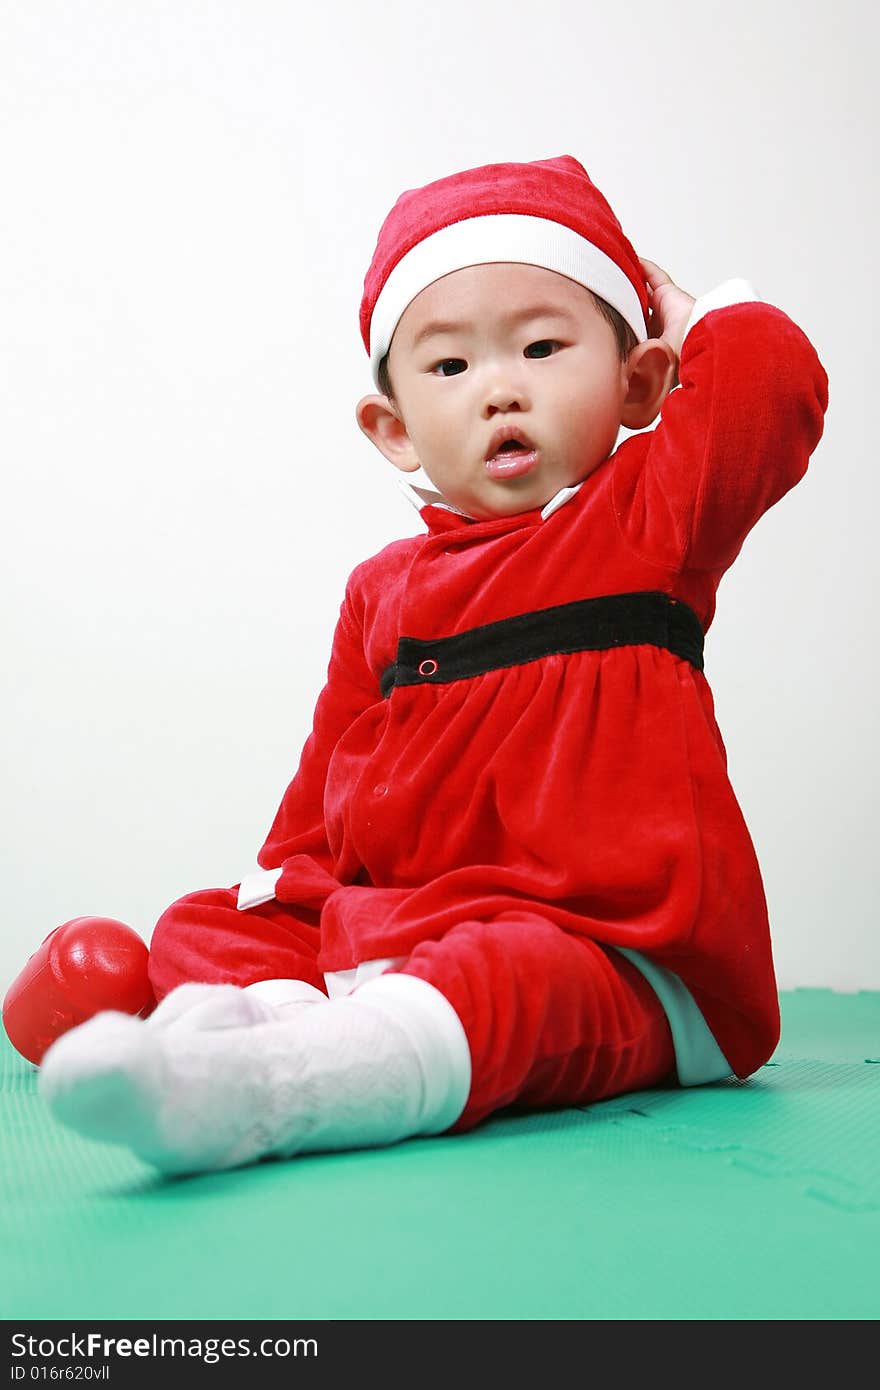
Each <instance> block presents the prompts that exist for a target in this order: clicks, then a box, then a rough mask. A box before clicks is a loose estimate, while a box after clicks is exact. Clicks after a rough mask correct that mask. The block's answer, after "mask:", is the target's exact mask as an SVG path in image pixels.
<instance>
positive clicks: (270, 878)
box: [235, 869, 281, 912]
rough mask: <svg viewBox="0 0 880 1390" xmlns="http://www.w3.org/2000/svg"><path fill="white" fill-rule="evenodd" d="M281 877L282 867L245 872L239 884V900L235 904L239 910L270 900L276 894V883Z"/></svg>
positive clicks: (242, 910)
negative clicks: (250, 872)
mask: <svg viewBox="0 0 880 1390" xmlns="http://www.w3.org/2000/svg"><path fill="white" fill-rule="evenodd" d="M280 877H281V869H257V871H256V872H255V873H252V874H245V876H244V878H243V879H242V880H241V883H240V884H239V886H238V901H237V902H236V904H235V906H236V907H237V908H238V910H239V912H244V910H245V909H246V908H248V907H259V905H260V903H267V902H270V901H271V900H272V898H274V896H275V885H276V883H277V882H278V880H279V878H280Z"/></svg>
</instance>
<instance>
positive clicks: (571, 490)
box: [398, 478, 583, 521]
mask: <svg viewBox="0 0 880 1390" xmlns="http://www.w3.org/2000/svg"><path fill="white" fill-rule="evenodd" d="M398 485H399V487H400V490H401V492H402V493H403V495H404V497H405V498H406V499H407V501H408V502H411V503H412V504H413V506H414V507H415V509H416V511H417V512H420V511H421V510H422V508H423V507H442V508H443V509H444V511H447V512H455V514H456V516H461V517H464V519H465V521H474V520H476V518H475V517H472V516H468V514H467V512H463V511H462V510H461V508H460V507H455V506H453V504H452V503H451V502H447V501H446V498H445V497H444V496H443V494H442V492H434V490H433V489H432V488H427V487H416V486H415V485H414V484H413V483H408V482H407V480H406V478H400V479H398ZM582 487H583V483H582V482H581V483H575V485H574V487H563V488H560V489H559V491H558V492H557V493H556V496H555V497H551V498H550V501H549V502H548V503H547V504H546V505H545V506H543V507H542V508H541V520H542V521H546V520H547V518H548V516H552V514H553V513H554V512H555V511H558V510H559V508H560V507H564V506H565V504H566V502H568V501H570V500H571V498H572V497H574V495H575V493H576V492H580V490H581V488H582Z"/></svg>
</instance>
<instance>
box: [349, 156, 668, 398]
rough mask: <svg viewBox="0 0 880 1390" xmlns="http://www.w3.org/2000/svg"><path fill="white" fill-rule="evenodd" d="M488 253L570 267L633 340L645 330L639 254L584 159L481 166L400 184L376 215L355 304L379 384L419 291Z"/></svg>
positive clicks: (489, 257) (564, 271)
mask: <svg viewBox="0 0 880 1390" xmlns="http://www.w3.org/2000/svg"><path fill="white" fill-rule="evenodd" d="M491 261H517V262H521V263H524V264H526V265H537V266H543V267H544V268H545V269H546V270H555V271H557V272H558V273H559V274H560V275H567V276H568V278H569V279H570V280H576V281H577V282H578V283H579V284H581V285H585V286H586V288H587V289H589V290H592V291H593V293H594V294H597V295H598V296H599V297H600V298H601V299H604V300H605V301H606V303H608V304H610V305H612V306H613V307H614V308H615V309H617V310H618V312H619V313H620V314H621V315H622V316H623V318H624V319H625V320H626V322H627V323H628V324H629V325H630V327H631V328H632V330H633V332H634V333H635V335H636V338H637V339H638V341H639V342H643V341H644V340H645V338H646V337H647V330H646V321H647V313H648V295H647V287H646V283H645V277H644V273H643V271H642V268H641V265H640V264H639V258H638V256H637V255H636V253H635V251H634V250H633V248H632V246H631V245H630V243H629V241H628V240H627V238H626V237H625V236H624V233H623V230H622V228H621V226H620V223H619V222H618V220H617V218H616V217H615V215H614V213H613V212H612V210H611V207H610V206H609V204H608V202H607V201H606V199H605V198H604V197H603V195H602V194H601V193H600V192H599V190H598V188H597V187H596V185H595V184H594V183H593V182H592V180H591V179H590V178H589V176H588V174H587V171H586V170H585V169H584V167H583V165H581V164H579V163H578V161H577V160H576V159H573V158H572V156H571V155H561V156H560V157H559V158H557V159H536V160H534V161H532V162H531V163H529V164H486V165H483V166H482V167H480V168H478V169H466V170H465V171H464V172H463V173H459V174H450V175H448V177H446V178H442V179H437V180H436V182H434V183H429V184H426V185H425V187H424V188H410V189H407V190H406V192H404V193H402V194H401V195H400V197H399V198H398V200H397V202H396V203H395V204H394V207H393V208H392V209H391V211H390V212H389V214H388V216H387V217H386V218H385V221H384V222H383V223H382V226H381V228H380V231H379V237H378V241H377V243H376V250H375V252H374V254H373V259H372V261H371V263H370V268H369V270H368V271H367V274H366V278H365V280H364V294H363V299H362V300H361V309H360V327H361V337H362V338H363V341H364V347H365V348H366V350H367V353H368V355H369V358H370V367H371V370H372V373H373V380H374V381H375V382H376V384H377V385H378V370H379V363H380V362H381V360H382V358H383V357H384V356H385V354H386V352H387V351H388V348H389V346H390V344H391V339H392V337H393V335H394V330H395V329H396V327H397V325H398V323H399V321H400V318H401V315H402V314H403V311H404V310H405V309H406V307H407V305H408V304H410V303H411V302H412V300H413V299H415V297H416V295H417V294H420V293H421V291H422V290H423V289H426V288H427V286H428V285H430V284H432V283H433V282H434V281H435V280H439V279H440V277H441V276H442V275H448V274H449V273H450V272H451V271H453V270H461V269H462V268H463V267H464V266H469V265H485V264H487V263H488V262H491Z"/></svg>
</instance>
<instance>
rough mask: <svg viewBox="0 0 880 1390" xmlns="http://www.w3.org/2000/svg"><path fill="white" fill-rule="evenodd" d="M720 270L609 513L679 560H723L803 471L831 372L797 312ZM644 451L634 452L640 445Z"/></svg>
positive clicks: (657, 552) (703, 564) (689, 565)
mask: <svg viewBox="0 0 880 1390" xmlns="http://www.w3.org/2000/svg"><path fill="white" fill-rule="evenodd" d="M749 293H751V294H752V295H754V291H752V290H751V287H750V286H749V285H748V282H746V281H729V282H727V283H726V284H725V285H724V286H721V287H719V289H718V290H717V291H714V292H713V293H712V294H711V295H707V296H704V297H703V298H702V299H699V300H697V301H696V302H695V305H694V311H693V312H692V314H691V317H690V319H689V321H688V325H687V329H686V332H685V337H684V341H683V343H682V347H681V355H680V361H679V382H680V385H679V386H678V387H677V388H676V389H675V390H673V391H671V392H670V393H669V395H668V396H667V397H666V400H665V401H664V403H663V408H662V412H661V418H660V421H659V423H658V424H657V426H656V427H655V429H654V430H652V431H650V432H647V433H645V434H643V435H638V436H635V437H634V438H633V439H631V440H629V441H627V444H625V445H624V446H622V447H623V451H627V445H634V446H636V447H635V448H634V449H633V450H632V451H630V458H631V460H632V462H633V464H635V465H637V466H636V467H634V468H633V467H631V468H623V469H621V470H618V472H617V475H616V482H617V486H618V507H617V509H618V514H619V515H626V516H627V518H628V526H629V527H630V528H631V532H630V536H629V539H630V540H631V541H632V543H633V544H634V545H635V546H636V548H637V549H638V550H640V551H641V552H642V553H646V554H648V555H649V556H650V557H651V558H655V557H656V558H660V559H661V560H662V561H663V563H665V564H669V565H671V566H674V567H675V568H678V569H702V570H715V571H717V572H718V573H719V574H720V573H721V572H723V571H724V570H725V569H727V568H728V567H729V566H730V565H731V564H732V563H733V561H734V560H735V559H736V556H737V555H738V554H739V551H740V549H741V547H742V544H743V542H744V540H745V538H746V536H747V535H748V533H749V531H750V530H751V529H752V527H753V526H754V525H755V523H756V521H757V520H758V519H759V517H761V516H762V515H763V513H764V512H766V511H767V510H768V509H769V508H770V507H772V506H773V505H774V503H776V502H778V501H779V500H780V498H781V497H783V496H784V495H785V493H786V492H788V491H789V489H790V488H792V487H794V485H795V484H796V483H797V482H799V481H800V479H801V478H802V477H803V475H804V473H805V471H806V468H807V463H808V460H809V458H810V455H811V454H812V452H813V450H814V449H815V447H816V445H817V444H818V442H819V440H820V438H821V436H822V431H823V427H824V415H825V411H826V409H827V406H828V379H827V376H826V373H825V369H824V368H823V366H822V364H821V362H820V361H819V358H818V356H817V354H816V350H815V348H814V347H813V345H812V344H811V342H810V341H809V339H808V338H807V337H806V335H805V334H804V332H803V331H802V330H801V329H800V328H799V327H798V326H797V324H796V323H794V322H793V321H792V319H790V318H789V317H788V315H787V314H785V313H783V312H782V310H781V309H777V308H775V307H774V306H773V305H771V304H765V303H763V302H761V301H760V300H758V299H757V298H754V297H752V298H748V297H747V296H748V294H749ZM640 455H641V457H640Z"/></svg>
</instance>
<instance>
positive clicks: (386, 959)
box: [324, 956, 406, 999]
mask: <svg viewBox="0 0 880 1390" xmlns="http://www.w3.org/2000/svg"><path fill="white" fill-rule="evenodd" d="M405 959H406V957H405V956H381V957H379V958H378V959H376V960H362V961H361V962H360V964H359V965H356V966H354V967H353V969H351V970H325V971H324V984H325V985H326V986H327V994H328V996H329V997H330V998H331V999H338V998H339V997H340V995H343V994H351V992H352V990H353V989H359V988H360V986H361V985H365V984H367V983H368V982H369V981H370V980H375V979H378V977H379V976H380V975H381V974H382V972H383V971H384V970H390V968H391V967H392V966H393V965H403V962H404V960H405Z"/></svg>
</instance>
